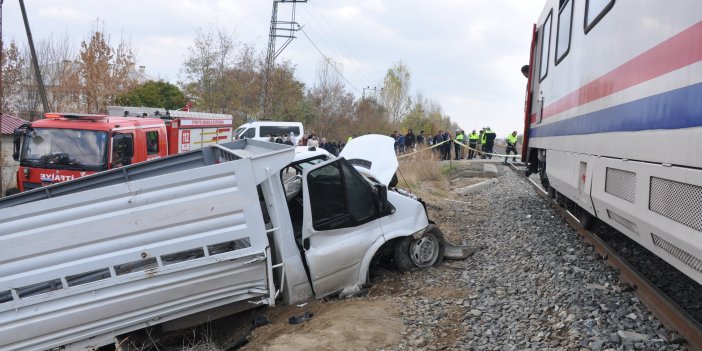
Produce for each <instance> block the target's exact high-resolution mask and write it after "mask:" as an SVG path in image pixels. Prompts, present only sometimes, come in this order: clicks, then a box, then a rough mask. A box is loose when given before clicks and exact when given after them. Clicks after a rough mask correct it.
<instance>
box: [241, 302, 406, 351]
mask: <svg viewBox="0 0 702 351" xmlns="http://www.w3.org/2000/svg"><path fill="white" fill-rule="evenodd" d="M304 311H309V312H312V313H313V314H314V315H313V316H312V318H311V319H310V320H309V321H307V322H304V323H301V324H294V325H293V324H289V323H288V317H290V316H294V315H299V314H300V313H302V312H304ZM267 315H268V316H269V317H270V319H271V324H269V325H267V326H263V327H260V328H257V329H256V330H254V332H253V335H252V337H251V339H250V341H249V343H248V344H247V345H246V346H244V347H242V348H241V349H242V350H270V351H275V350H368V349H378V348H382V347H384V346H388V345H394V344H397V343H398V342H400V336H401V334H400V333H401V332H402V331H403V330H404V326H403V324H402V319H401V318H400V317H399V312H398V309H397V306H396V305H395V304H394V303H393V302H391V301H390V300H389V299H387V298H379V299H375V298H363V299H350V300H337V301H330V302H324V301H321V300H314V301H310V302H309V303H308V304H307V305H305V306H303V307H297V306H280V307H274V308H271V309H270V310H269V313H267Z"/></svg>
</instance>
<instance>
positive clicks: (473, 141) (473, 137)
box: [468, 129, 480, 160]
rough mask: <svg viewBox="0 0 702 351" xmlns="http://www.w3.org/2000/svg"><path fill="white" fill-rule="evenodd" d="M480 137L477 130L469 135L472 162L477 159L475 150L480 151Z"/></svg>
mask: <svg viewBox="0 0 702 351" xmlns="http://www.w3.org/2000/svg"><path fill="white" fill-rule="evenodd" d="M479 137H480V136H479V135H478V133H476V132H475V129H473V131H472V132H471V133H470V134H468V147H469V149H468V160H471V159H473V158H474V157H475V150H477V149H478V138H479Z"/></svg>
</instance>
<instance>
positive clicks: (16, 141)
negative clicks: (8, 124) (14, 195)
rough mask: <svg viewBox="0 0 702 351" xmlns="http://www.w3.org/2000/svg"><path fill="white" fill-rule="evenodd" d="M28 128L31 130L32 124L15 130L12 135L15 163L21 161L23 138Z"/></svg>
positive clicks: (26, 124)
mask: <svg viewBox="0 0 702 351" xmlns="http://www.w3.org/2000/svg"><path fill="white" fill-rule="evenodd" d="M28 128H31V127H30V124H29V123H25V124H23V125H21V126H19V127H17V128H15V131H14V132H13V134H12V159H13V160H15V161H19V157H20V150H21V145H22V137H23V136H24V135H25V134H26V133H27V129H28Z"/></svg>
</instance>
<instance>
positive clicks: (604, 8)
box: [585, 0, 614, 34]
mask: <svg viewBox="0 0 702 351" xmlns="http://www.w3.org/2000/svg"><path fill="white" fill-rule="evenodd" d="M612 6H614V0H585V34H587V32H589V31H590V29H592V28H593V27H595V25H596V24H597V23H598V22H599V21H600V20H601V19H602V17H604V16H605V15H606V14H607V12H609V10H610V9H611V8H612Z"/></svg>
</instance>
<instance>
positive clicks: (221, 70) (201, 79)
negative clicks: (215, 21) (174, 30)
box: [180, 28, 238, 113]
mask: <svg viewBox="0 0 702 351" xmlns="http://www.w3.org/2000/svg"><path fill="white" fill-rule="evenodd" d="M237 47H238V44H237V43H236V42H235V41H234V36H233V34H231V33H229V32H226V31H225V30H224V29H222V28H217V29H216V30H215V31H214V32H213V31H212V29H210V30H209V31H208V32H204V31H203V30H202V28H199V29H198V30H197V33H196V36H195V42H194V43H193V45H191V46H190V47H188V57H187V58H186V60H185V62H184V63H183V68H182V69H181V73H182V74H183V75H184V78H185V80H184V81H183V82H180V85H181V86H182V87H183V90H184V91H185V93H186V94H187V95H189V96H191V97H192V98H193V99H194V100H195V102H196V103H197V105H198V107H199V108H200V109H202V110H206V111H208V112H219V113H226V112H229V111H230V110H231V102H232V100H234V99H235V97H236V95H237V94H236V89H235V85H234V84H231V80H230V78H231V75H230V74H229V73H230V71H231V70H232V69H233V67H234V60H235V55H236V49H237Z"/></svg>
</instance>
